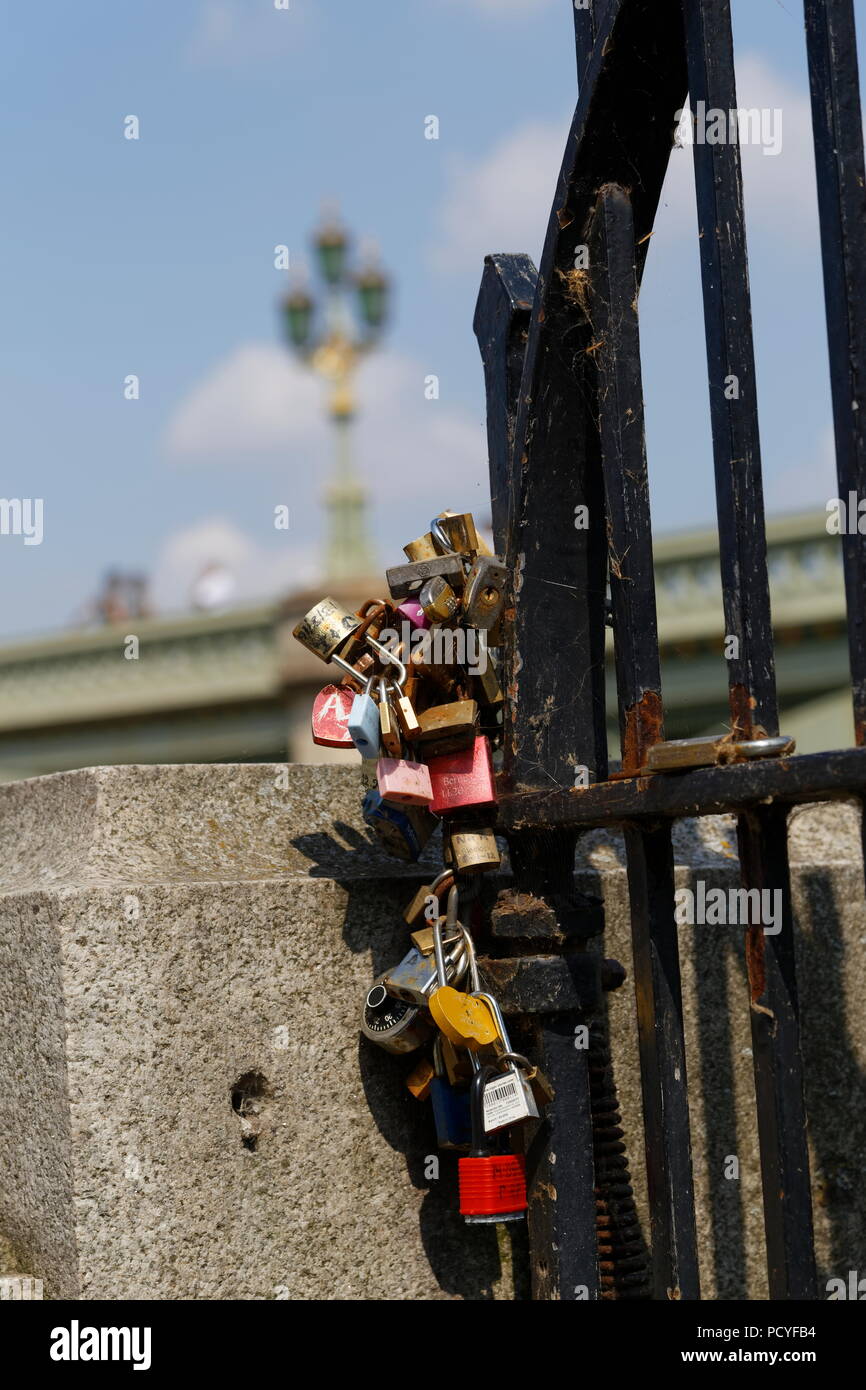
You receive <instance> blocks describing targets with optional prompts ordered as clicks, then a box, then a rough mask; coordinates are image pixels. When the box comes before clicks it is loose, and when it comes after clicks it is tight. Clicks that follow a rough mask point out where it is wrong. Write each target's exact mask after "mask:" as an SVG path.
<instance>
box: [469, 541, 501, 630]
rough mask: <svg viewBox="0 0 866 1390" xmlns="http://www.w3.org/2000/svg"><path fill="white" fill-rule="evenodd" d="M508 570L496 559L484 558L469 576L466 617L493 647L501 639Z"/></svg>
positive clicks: (476, 562)
mask: <svg viewBox="0 0 866 1390" xmlns="http://www.w3.org/2000/svg"><path fill="white" fill-rule="evenodd" d="M507 581H508V570H507V569H506V567H505V564H504V562H503V561H502V560H500V559H499V557H498V556H496V555H482V556H479V558H478V559H477V560H476V561H475V563H474V564H473V566H472V568H471V570H470V571H469V573H468V574H467V576H466V586H465V589H464V592H463V617H464V620H465V622H466V623H467V624H468V626H469V627H477V628H480V629H481V630H482V631H484V632H486V633H487V634H488V641H489V643H490V646H491V647H498V646H499V643H500V641H501V639H502V626H503V623H502V618H503V613H504V610H505V598H506V585H507Z"/></svg>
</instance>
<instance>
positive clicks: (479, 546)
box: [436, 511, 493, 555]
mask: <svg viewBox="0 0 866 1390" xmlns="http://www.w3.org/2000/svg"><path fill="white" fill-rule="evenodd" d="M452 517H457V518H458V519H462V518H463V517H466V518H468V520H469V522H470V524H471V527H472V531H473V532H474V534H475V544H474V545H473V546H471V547H468V548H470V549H472V550H474V551H475V552H476V553H477V554H478V555H492V554H493V551H492V550H491V549H490V546H489V545H488V544H487V542H486V540H485V539H484V537H483V536H482V534H481V532H480V531H479V530H478V528H477V526H476V525H475V519H474V517H473V516H472V513H471V512H449V511H445V512H440V513H439V515H438V517H437V518H436V520H437V521H439V522H441V523H442V525H443V527H444V526H445V523H446V522H447V521H450V520H451V518H452ZM447 534H449V535H452V534H453V533H452V532H451V531H450V530H449V531H448V533H447ZM466 548H467V547H464V546H458V545H455V547H454V549H455V550H462V549H466Z"/></svg>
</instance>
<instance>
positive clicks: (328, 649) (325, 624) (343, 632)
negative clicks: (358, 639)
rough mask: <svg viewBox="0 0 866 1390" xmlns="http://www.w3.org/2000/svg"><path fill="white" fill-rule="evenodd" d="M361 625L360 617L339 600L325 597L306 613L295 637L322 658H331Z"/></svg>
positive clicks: (309, 650) (294, 631)
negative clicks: (349, 610)
mask: <svg viewBox="0 0 866 1390" xmlns="http://www.w3.org/2000/svg"><path fill="white" fill-rule="evenodd" d="M360 626H361V623H360V619H359V618H357V617H356V615H355V614H354V613H349V612H347V611H346V609H345V608H342V607H341V606H340V604H339V603H337V601H336V599H332V598H323V599H321V600H320V601H319V602H318V603H317V604H316V606H315V607H314V608H311V609H310V611H309V613H306V614H305V615H304V617H303V618H302V619H301V621H300V622H299V623H298V624H297V626H296V627H295V628H294V629H293V630H292V636H293V637H296V638H297V639H298V641H299V642H301V643H302V644H303V646H305V647H306V648H307V651H308V652H312V653H313V655H314V656H317V657H319V659H320V660H321V661H330V659H331V657H332V656H333V655H334V653H335V652H338V651H339V650H340V648H341V647H342V646H343V645H344V643H346V642H347V641H348V640H349V638H350V637H351V635H352V633H353V632H354V631H355V630H356V628H358V627H360Z"/></svg>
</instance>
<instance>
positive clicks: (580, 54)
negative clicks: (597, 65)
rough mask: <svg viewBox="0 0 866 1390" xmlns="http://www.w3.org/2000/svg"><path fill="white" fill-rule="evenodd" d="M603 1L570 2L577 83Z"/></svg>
mask: <svg viewBox="0 0 866 1390" xmlns="http://www.w3.org/2000/svg"><path fill="white" fill-rule="evenodd" d="M604 5H605V0H572V9H573V12H574V50H575V55H576V57H577V81H578V84H580V83H581V82H582V81H583V78H584V74H585V73H586V69H587V68H588V66H589V60H590V58H591V57H592V47H593V44H594V43H595V35H596V31H597V28H598V13H599V12H600V11H601V10H602V9H603V8H604Z"/></svg>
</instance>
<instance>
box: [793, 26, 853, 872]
mask: <svg viewBox="0 0 866 1390" xmlns="http://www.w3.org/2000/svg"><path fill="white" fill-rule="evenodd" d="M805 12H806V46H807V50H808V55H809V80H810V85H811V88H812V133H813V136H814V140H815V169H816V173H817V177H818V211H819V215H820V219H821V249H822V255H823V262H824V300H825V305H826V310H827V337H828V341H829V348H830V385H831V389H832V393H833V424H834V429H835V434H836V472H837V475H838V478H839V500H840V501H841V502H842V503H844V507H845V512H844V515H845V518H846V521H847V522H848V526H847V527H846V528H845V529H844V530H843V533H842V565H843V569H844V572H845V597H846V602H847V608H848V650H849V654H850V662H851V685H852V691H853V697H854V738H855V741H856V743H857V744H858V746H862V745H863V744H864V743H866V547H864V545H863V538H862V537H861V536H860V534H859V533H858V531H857V529H856V522H857V521H859V514H858V512H857V505H858V504H859V502H860V501H862V500H863V498H866V162H864V157H863V117H862V112H861V109H860V76H859V72H858V67H857V35H856V31H855V27H854V6H853V3H852V0H805ZM852 500H853V501H854V504H855V505H854V508H853V511H854V517H855V527H854V530H853V531H852V530H851V525H850V523H851V512H852V507H851V503H852ZM861 815H862V840H863V858H864V863H866V802H862V803H861Z"/></svg>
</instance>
